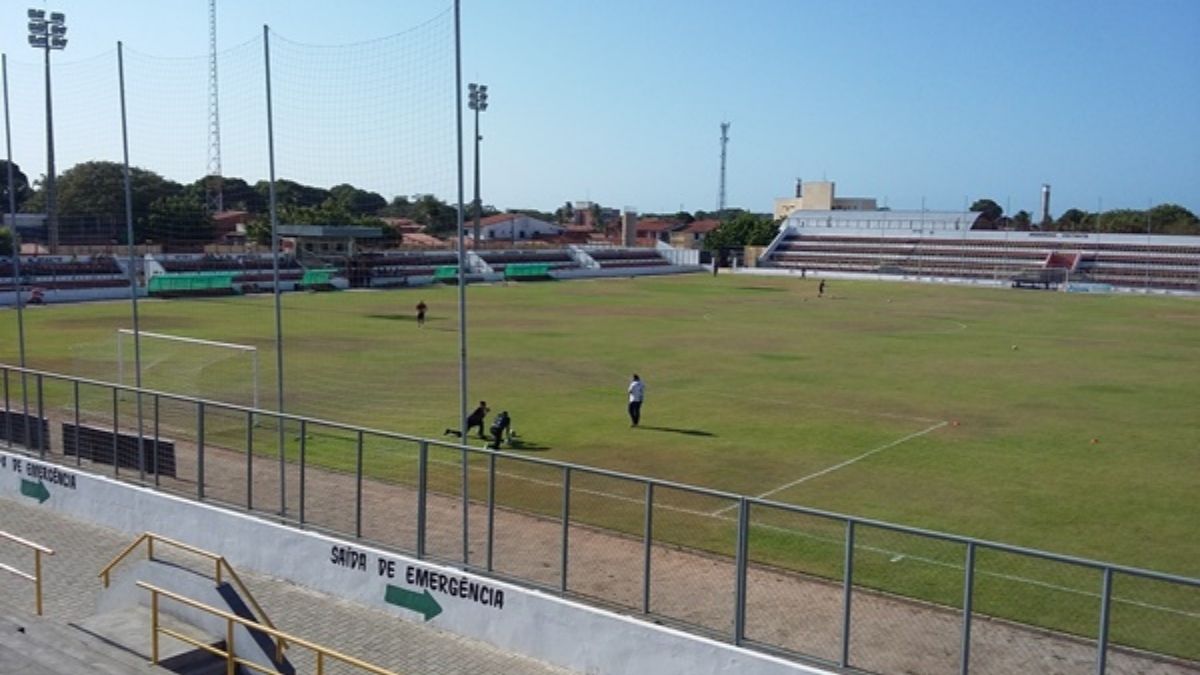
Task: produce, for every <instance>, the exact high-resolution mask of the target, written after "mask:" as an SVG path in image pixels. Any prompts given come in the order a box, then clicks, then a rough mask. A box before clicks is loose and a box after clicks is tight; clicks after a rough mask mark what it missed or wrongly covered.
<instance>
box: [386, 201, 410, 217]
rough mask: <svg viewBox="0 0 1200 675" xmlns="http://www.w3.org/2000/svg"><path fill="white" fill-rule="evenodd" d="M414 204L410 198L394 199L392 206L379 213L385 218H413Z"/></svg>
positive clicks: (389, 205)
mask: <svg viewBox="0 0 1200 675" xmlns="http://www.w3.org/2000/svg"><path fill="white" fill-rule="evenodd" d="M412 212H413V204H412V202H410V201H409V200H408V197H405V196H400V197H393V198H392V201H391V203H390V204H388V205H387V206H385V207H383V208H382V209H381V210H380V211H379V215H380V216H383V217H385V218H412Z"/></svg>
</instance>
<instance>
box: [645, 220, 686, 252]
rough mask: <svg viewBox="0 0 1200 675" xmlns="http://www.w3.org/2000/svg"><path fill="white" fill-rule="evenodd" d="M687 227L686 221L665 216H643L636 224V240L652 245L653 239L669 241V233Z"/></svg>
mask: <svg viewBox="0 0 1200 675" xmlns="http://www.w3.org/2000/svg"><path fill="white" fill-rule="evenodd" d="M685 227H687V223H684V222H682V221H678V220H670V219H667V218H643V219H639V220H638V224H637V242H638V244H640V245H643V246H653V245H654V242H655V241H661V242H664V243H670V241H671V235H672V233H674V232H678V231H680V230H682V229H683V228H685Z"/></svg>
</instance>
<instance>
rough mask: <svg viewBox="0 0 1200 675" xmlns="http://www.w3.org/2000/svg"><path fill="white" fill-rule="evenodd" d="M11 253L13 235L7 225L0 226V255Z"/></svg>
mask: <svg viewBox="0 0 1200 675" xmlns="http://www.w3.org/2000/svg"><path fill="white" fill-rule="evenodd" d="M12 254H13V236H12V232H11V231H9V229H8V228H7V227H3V228H0V255H12Z"/></svg>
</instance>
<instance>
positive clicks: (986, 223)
mask: <svg viewBox="0 0 1200 675" xmlns="http://www.w3.org/2000/svg"><path fill="white" fill-rule="evenodd" d="M970 210H971V211H974V212H976V213H978V214H979V221H978V223H977V229H980V230H994V229H996V227H997V225H998V224H999V222H1000V218H1001V217H1002V216H1003V215H1004V209H1003V208H1002V207H1001V206H1000V205H999V204H997V203H996V202H995V201H993V200H991V199H976V200H975V203H974V204H971V208H970Z"/></svg>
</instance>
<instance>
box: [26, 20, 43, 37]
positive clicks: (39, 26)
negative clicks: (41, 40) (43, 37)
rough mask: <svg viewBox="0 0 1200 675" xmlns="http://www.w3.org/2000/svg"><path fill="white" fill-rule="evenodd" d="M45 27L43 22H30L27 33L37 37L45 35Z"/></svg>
mask: <svg viewBox="0 0 1200 675" xmlns="http://www.w3.org/2000/svg"><path fill="white" fill-rule="evenodd" d="M46 25H47V24H46V22H45V21H30V22H29V32H30V33H35V34H39V35H40V34H41V33H45V32H46Z"/></svg>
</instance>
